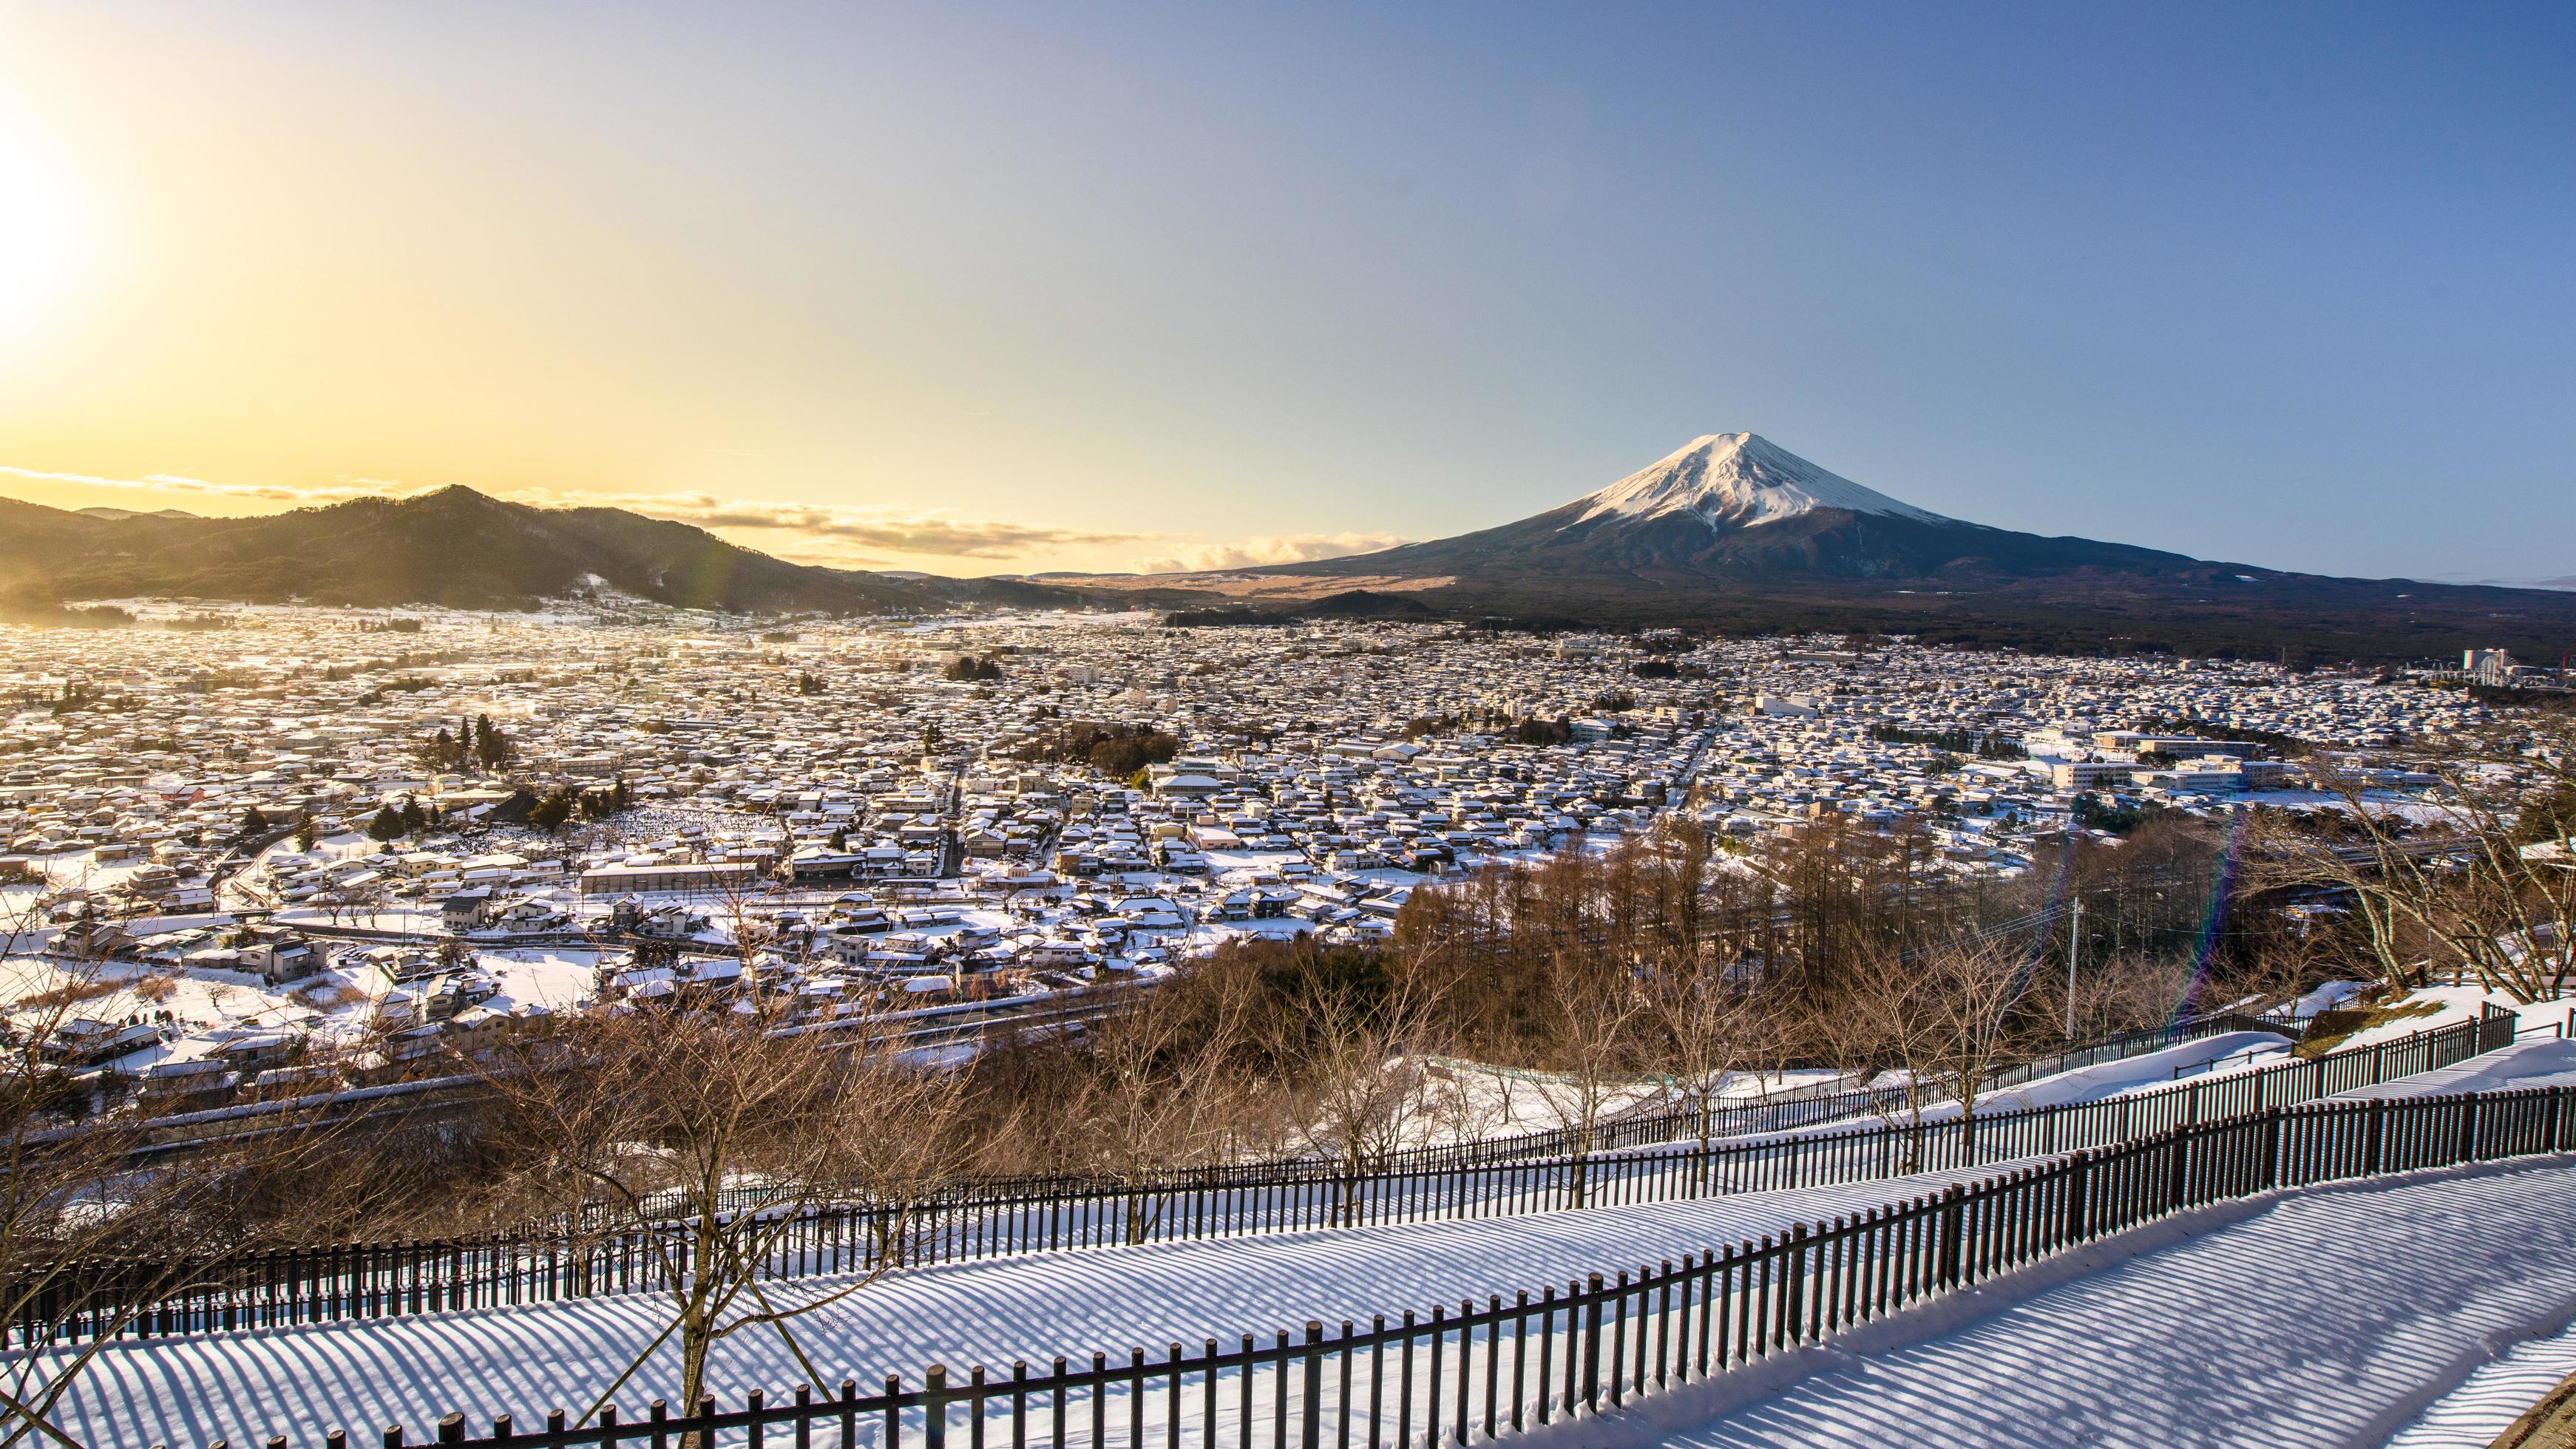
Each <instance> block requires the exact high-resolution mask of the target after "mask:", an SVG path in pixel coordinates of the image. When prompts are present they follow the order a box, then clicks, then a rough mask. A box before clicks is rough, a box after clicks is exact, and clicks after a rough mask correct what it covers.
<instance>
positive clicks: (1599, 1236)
mask: <svg viewBox="0 0 2576 1449" xmlns="http://www.w3.org/2000/svg"><path fill="white" fill-rule="evenodd" d="M2002 1170H2004V1169H2001V1168H1995V1169H1986V1171H1988V1172H1993V1171H2002ZM1977 1175H1983V1174H1982V1173H1980V1174H1977ZM1959 1177H1960V1174H1957V1173H1939V1174H1926V1175H1924V1176H1921V1177H1912V1178H1897V1179H1894V1180H1892V1181H1891V1180H1887V1179H1880V1180H1878V1181H1875V1182H1858V1183H1852V1184H1849V1185H1846V1186H1838V1187H1822V1188H1808V1189H1804V1190H1801V1191H1796V1192H1779V1193H1747V1194H1742V1195H1739V1196H1734V1197H1724V1198H1713V1199H1702V1200H1700V1201H1697V1202H1679V1203H1659V1204H1655V1205H1652V1206H1645V1207H1617V1208H1589V1209H1583V1210H1580V1211H1574V1212H1555V1213H1537V1214H1533V1215H1530V1216H1527V1217H1517V1218H1498V1219H1484V1220H1470V1221H1464V1222H1446V1223H1425V1224H1416V1225H1412V1226H1405V1227H1378V1228H1352V1229H1346V1230H1343V1231H1339V1232H1319V1233H1299V1234H1290V1235H1283V1236H1280V1237H1272V1238H1252V1239H1243V1238H1234V1239H1219V1240H1214V1241H1201V1242H1181V1243H1162V1244H1155V1245H1152V1246H1148V1247H1142V1248H1104V1249H1099V1250H1096V1251H1091V1252H1081V1253H1063V1254H1055V1255H1050V1256H1046V1257H1038V1258H1010V1259H998V1260H987V1261H985V1262H980V1263H960V1264H953V1265H950V1266H947V1267H941V1268H933V1269H930V1270H928V1271H925V1272H920V1273H910V1274H904V1275H901V1276H898V1277H895V1278H891V1279H888V1280H886V1281H885V1282H882V1283H878V1284H875V1285H873V1286H870V1287H868V1288H866V1289H863V1290H861V1291H860V1292H858V1293H855V1294H853V1295H851V1296H850V1297H848V1298H846V1299H843V1300H842V1301H841V1302H839V1303H836V1304H833V1305H831V1306H830V1307H828V1308H824V1309H821V1310H819V1311H817V1312H816V1313H815V1314H814V1315H813V1316H812V1317H810V1318H807V1319H804V1320H801V1321H800V1323H799V1325H798V1329H797V1335H798V1337H799V1339H800V1340H801V1341H802V1342H803V1344H804V1347H805V1351H806V1352H807V1353H808V1354H809V1355H810V1356H811V1358H812V1360H813V1361H814V1363H815V1364H816V1365H817V1366H818V1367H820V1368H822V1369H823V1370H824V1371H825V1372H826V1373H830V1374H835V1375H837V1374H841V1373H849V1374H852V1375H854V1376H856V1377H857V1378H858V1380H859V1381H860V1382H861V1383H862V1384H867V1385H870V1386H874V1385H876V1384H878V1383H880V1382H882V1375H884V1374H886V1373H888V1372H900V1373H902V1374H903V1375H904V1377H905V1379H906V1380H907V1381H908V1382H911V1383H915V1384H917V1383H919V1382H920V1374H921V1369H922V1366H923V1365H924V1364H926V1363H931V1362H934V1361H935V1362H939V1363H944V1364H947V1365H948V1366H949V1367H950V1368H951V1369H954V1370H957V1371H958V1372H959V1373H960V1374H961V1375H962V1374H963V1372H964V1369H965V1366H967V1365H971V1364H978V1363H980V1364H985V1365H988V1366H990V1367H993V1368H995V1369H998V1370H999V1371H1000V1372H1001V1373H1002V1375H1003V1376H1004V1377H1008V1376H1009V1373H1010V1364H1011V1361H1012V1360H1013V1359H1014V1358H1025V1359H1027V1360H1028V1361H1029V1363H1030V1365H1031V1367H1032V1368H1033V1369H1035V1370H1037V1371H1038V1372H1040V1373H1043V1372H1044V1365H1045V1364H1046V1362H1047V1360H1048V1359H1049V1358H1050V1357H1051V1356H1052V1355H1054V1354H1058V1353H1064V1354H1070V1355H1074V1356H1076V1357H1077V1360H1078V1361H1079V1359H1080V1358H1082V1357H1085V1356H1087V1355H1088V1354H1089V1353H1090V1352H1091V1351H1093V1350H1095V1349H1097V1350H1101V1351H1105V1352H1107V1353H1109V1354H1111V1355H1112V1356H1113V1357H1115V1358H1116V1359H1117V1360H1118V1361H1120V1362H1124V1361H1125V1359H1126V1355H1127V1351H1128V1349H1129V1348H1131V1347H1134V1346H1139V1345H1141V1346H1144V1347H1145V1348H1147V1350H1148V1351H1149V1352H1150V1353H1151V1354H1152V1355H1153V1357H1154V1359H1155V1361H1156V1362H1160V1361H1161V1358H1162V1352H1163V1346H1164V1345H1166V1344H1168V1343H1173V1342H1178V1343H1182V1344H1186V1345H1189V1346H1190V1347H1191V1349H1192V1351H1193V1352H1195V1351H1196V1347H1197V1345H1198V1344H1199V1343H1200V1341H1201V1340H1202V1339H1204V1338H1207V1337H1209V1336H1216V1337H1219V1338H1223V1339H1224V1340H1225V1341H1226V1342H1227V1343H1228V1344H1229V1345H1231V1344H1232V1343H1233V1341H1234V1340H1233V1335H1235V1334H1238V1333H1260V1334H1263V1335H1265V1336H1266V1335H1268V1334H1269V1333H1271V1332H1273V1331H1276V1330H1279V1329H1291V1330H1293V1329H1295V1328H1296V1327H1298V1326H1299V1325H1302V1324H1303V1323H1304V1322H1305V1321H1306V1320H1307V1319H1308V1318H1322V1319H1324V1320H1325V1321H1326V1322H1329V1323H1336V1324H1338V1322H1339V1321H1340V1320H1341V1319H1343V1318H1345V1317H1349V1318H1356V1319H1358V1320H1359V1321H1360V1322H1362V1323H1366V1322H1367V1321H1368V1317H1369V1315H1370V1314H1372V1313H1401V1312H1402V1311H1404V1310H1405V1309H1408V1308H1414V1309H1421V1310H1424V1311H1425V1312H1428V1310H1429V1309H1430V1308H1431V1307H1432V1305H1433V1304H1435V1303H1445V1304H1447V1305H1449V1306H1450V1307H1453V1308H1454V1307H1455V1306H1456V1305H1457V1302H1458V1299H1459V1298H1460V1297H1461V1296H1462V1295H1467V1294H1473V1295H1475V1296H1476V1297H1477V1299H1478V1300H1479V1301H1482V1299H1483V1297H1484V1295H1486V1294H1488V1293H1502V1294H1506V1295H1508V1294H1510V1293H1512V1292H1514V1291H1516V1290H1519V1289H1524V1288H1526V1289H1530V1290H1532V1291H1533V1295H1535V1291H1536V1290H1537V1289H1539V1288H1540V1287H1541V1286H1543V1285H1546V1284H1550V1283H1554V1284H1560V1285H1561V1284H1563V1283H1564V1282H1565V1281H1566V1280H1567V1279H1569V1278H1575V1277H1580V1276H1581V1275H1582V1274H1584V1273H1586V1272H1594V1271H1600V1272H1615V1271H1618V1270H1620V1269H1622V1268H1627V1269H1634V1268H1636V1267H1638V1266H1640V1265H1641V1264H1647V1263H1655V1262H1660V1261H1661V1260H1663V1259H1667V1258H1674V1259H1677V1258H1679V1257H1681V1256H1682V1255H1683V1254H1684V1253H1698V1252H1705V1251H1707V1250H1709V1249H1711V1248H1715V1247H1719V1246H1721V1245H1725V1244H1730V1243H1735V1242H1739V1241H1742V1240H1744V1239H1747V1238H1759V1237H1761V1236H1763V1235H1765V1234H1767V1233H1776V1232H1783V1231H1785V1230H1786V1229H1787V1228H1788V1226H1789V1225H1790V1224H1791V1223H1793V1222H1800V1221H1804V1222H1815V1221H1817V1220H1819V1219H1824V1218H1831V1217H1835V1216H1838V1215H1842V1214H1846V1213H1856V1212H1860V1211H1864V1210H1866V1209H1868V1208H1872V1207H1877V1206H1880V1205H1882V1204H1885V1203H1889V1202H1895V1201H1899V1200H1903V1199H1909V1198H1912V1197H1915V1196H1918V1195H1922V1194H1927V1193H1937V1192H1939V1191H1940V1190H1941V1189H1942V1188H1943V1187H1945V1186H1947V1185H1948V1184H1949V1183H1950V1182H1952V1181H1954V1180H1956V1179H1958V1178H1959ZM843 1281H844V1280H839V1279H831V1278H815V1279H806V1280H802V1281H801V1282H799V1283H796V1284H793V1285H789V1287H788V1288H787V1290H786V1292H785V1293H784V1294H783V1295H782V1293H781V1289H780V1288H779V1287H778V1286H777V1285H773V1286H772V1287H771V1290H770V1291H771V1292H772V1294H773V1295H780V1296H790V1297H793V1296H798V1295H804V1294H821V1293H827V1292H829V1291H831V1290H832V1289H833V1288H835V1287H837V1286H840V1284H841V1283H842V1282H843ZM662 1327H663V1321H661V1320H658V1319H656V1318H655V1317H654V1315H653V1312H652V1300H651V1299H650V1298H648V1297H647V1296H645V1295H641V1294H631V1295H623V1296H619V1297H614V1298H591V1299H584V1300H579V1301H575V1302H569V1303H552V1304H543V1305H536V1306H530V1307H522V1308H497V1309H486V1310H482V1311H478V1312H469V1313H454V1314H447V1315H443V1316H437V1317H423V1318H386V1319H378V1320H374V1321H358V1322H349V1323H337V1324H323V1325H317V1326H313V1327H307V1328H286V1329H272V1330H265V1331H262V1332H257V1333H236V1334H224V1335H215V1336H209V1337H204V1338H191V1339H173V1340H163V1341H157V1342H155V1341H149V1340H145V1341H134V1340H128V1341H126V1342H121V1343H114V1344H110V1345H108V1346H107V1348H106V1349H105V1350H103V1351H102V1352H101V1353H100V1355H99V1359H98V1363H97V1364H96V1366H95V1367H93V1368H92V1369H91V1370H90V1373H89V1376H88V1377H87V1378H85V1379H83V1380H82V1382H81V1384H80V1386H79V1388H78V1389H77V1390H76V1391H75V1392H74V1393H73V1394H72V1395H71V1398H70V1401H69V1404H68V1406H67V1409H66V1411H65V1413H64V1415H63V1418H64V1421H65V1422H64V1427H65V1428H66V1429H68V1430H70V1432H71V1433H72V1435H73V1437H74V1438H76V1439H77V1440H79V1442H81V1443H83V1444H89V1445H97V1446H105V1445H120V1446H122V1445H133V1446H137V1449H140V1446H145V1445H151V1444H166V1445H169V1446H171V1449H198V1446H203V1445H207V1444H211V1443H213V1442H214V1441H215V1440H216V1439H218V1438H227V1437H228V1438H229V1439H230V1441H231V1442H232V1443H234V1444H237V1445H240V1444H260V1443H265V1442H267V1438H268V1436H269V1435H270V1434H272V1433H276V1434H284V1435H286V1436H287V1442H288V1443H289V1444H291V1445H295V1446H297V1449H304V1446H309V1445H313V1444H318V1443H320V1442H321V1439H322V1434H323V1431H324V1430H326V1429H330V1428H334V1427H339V1428H346V1429H348V1430H349V1431H350V1432H351V1433H352V1435H356V1434H358V1433H359V1431H361V1430H364V1431H366V1434H367V1435H368V1436H369V1438H370V1440H371V1441H372V1436H373V1434H374V1433H375V1432H376V1431H378V1430H380V1429H381V1428H382V1426H384V1425H387V1424H402V1425H404V1426H406V1427H407V1428H408V1429H410V1430H411V1431H412V1433H413V1434H414V1436H415V1438H414V1441H413V1442H421V1441H422V1438H423V1437H424V1431H426V1430H427V1429H428V1428H429V1427H430V1426H431V1425H432V1424H433V1423H434V1422H435V1421H436V1420H437V1418H438V1416H439V1415H440V1414H443V1413H445V1412H447V1411H448V1410H450V1409H457V1410H462V1411H464V1412H465V1414H466V1417H467V1418H468V1419H469V1420H473V1421H474V1422H476V1423H478V1424H481V1423H486V1422H488V1421H489V1417H490V1415H492V1414H494V1413H498V1412H510V1413H514V1414H516V1415H517V1416H518V1421H519V1423H520V1424H521V1425H522V1426H525V1425H528V1424H531V1423H541V1422H543V1414H544V1411H545V1410H547V1409H549V1408H553V1407H556V1406H558V1405H563V1406H569V1407H571V1408H572V1409H574V1410H575V1411H576V1412H577V1411H579V1410H580V1409H581V1408H582V1407H583V1406H585V1405H587V1404H588V1403H589V1402H590V1400H591V1396H592V1395H594V1394H596V1393H597V1392H598V1390H599V1388H600V1386H601V1385H604V1384H606V1383H608V1382H609V1381H610V1380H612V1379H614V1378H616V1377H617V1374H618V1372H619V1370H621V1369H623V1368H624V1367H625V1366H626V1363H627V1361H628V1360H629V1359H630V1358H631V1357H632V1356H633V1355H634V1354H635V1353H636V1351H637V1350H639V1349H640V1348H642V1347H643V1346H644V1345H646V1344H649V1343H651V1342H652V1341H653V1338H654V1336H655V1335H656V1334H657V1333H659V1332H660V1331H661V1329H662ZM804 1377H805V1375H804V1373H803V1372H802V1371H801V1370H800V1369H799V1368H798V1367H797V1364H796V1361H795V1359H794V1358H793V1357H792V1356H791V1355H789V1354H788V1352H787V1351H786V1349H785V1348H784V1347H783V1346H782V1345H781V1344H780V1343H779V1341H778V1340H777V1339H776V1338H775V1337H774V1336H771V1335H768V1334H765V1333H760V1332H744V1333H741V1334H739V1335H737V1336H735V1337H733V1338H731V1339H728V1340H726V1341H725V1343H724V1344H723V1345H721V1346H720V1347H719V1348H718V1349H717V1351H716V1358H715V1366H714V1368H713V1369H712V1370H711V1373H710V1378H711V1380H712V1384H713V1386H714V1387H715V1388H716V1389H717V1390H718V1391H719V1392H720V1393H721V1394H722V1396H723V1398H724V1402H725V1403H726V1404H727V1405H728V1406H733V1405H738V1404H740V1403H741V1401H742V1394H743V1392H744V1391H745V1390H748V1389H752V1388H766V1389H767V1390H769V1391H770V1392H771V1393H772V1394H773V1395H776V1394H778V1393H779V1392H780V1391H781V1390H784V1389H787V1388H789V1387H790V1386H792V1385H793V1384H795V1383H796V1382H797V1381H798V1380H800V1379H802V1378H804ZM678 1381H679V1374H678V1352H677V1349H676V1347H675V1346H673V1345H665V1346H664V1348H663V1349H662V1351H661V1352H660V1353H659V1354H658V1355H657V1356H656V1357H655V1358H654V1360H653V1362H652V1363H651V1364H649V1365H647V1366H646V1368H645V1369H644V1370H643V1371H642V1372H641V1373H639V1374H638V1375H637V1381H636V1384H635V1385H634V1386H632V1387H630V1389H629V1390H628V1391H627V1392H624V1393H621V1394H619V1395H618V1402H619V1403H620V1404H621V1405H623V1406H625V1407H626V1409H627V1410H628V1417H629V1418H633V1417H639V1416H640V1415H639V1414H638V1413H637V1412H636V1411H638V1410H640V1409H641V1407H642V1406H643V1404H644V1403H645V1402H646V1401H647V1400H648V1399H650V1398H651V1397H652V1396H653V1395H654V1394H669V1393H671V1392H672V1391H673V1388H674V1386H675V1385H676V1384H677V1383H678ZM1267 1382H1268V1381H1267V1379H1266V1378H1265V1379H1264V1380H1263V1384H1264V1387H1262V1388H1261V1389H1260V1391H1259V1396H1258V1402H1260V1403H1263V1404H1267V1403H1268V1402H1270V1400H1269V1397H1268V1395H1269V1393H1270V1390H1269V1388H1268V1387H1267ZM1427 1382H1428V1381H1427V1380H1425V1383H1426V1385H1427ZM1561 1387H1562V1385H1561V1384H1560V1389H1561ZM1390 1392H1391V1391H1390ZM1234 1402H1235V1394H1234V1389H1233V1388H1232V1387H1229V1388H1228V1389H1227V1391H1226V1403H1227V1404H1228V1405H1229V1409H1228V1412H1229V1413H1230V1412H1231V1407H1230V1406H1231V1405H1232V1404H1233V1403H1234ZM1002 1407H1003V1408H1007V1405H1004V1406H1002ZM1422 1407H1423V1408H1424V1409H1427V1407H1428V1406H1427V1405H1424V1406H1422ZM997 1412H998V1410H997ZM478 1416H479V1417H478ZM1110 1422H1112V1423H1114V1424H1123V1423H1124V1422H1125V1405H1124V1404H1123V1403H1121V1404H1119V1405H1118V1406H1117V1407H1115V1408H1113V1409H1112V1410H1111V1411H1110ZM1415 1422H1416V1423H1417V1424H1419V1423H1422V1422H1424V1420H1423V1419H1421V1418H1417V1419H1416V1420H1415ZM916 1429H917V1426H916ZM869 1432H870V1433H871V1434H873V1433H874V1428H873V1426H871V1428H870V1429H869ZM995 1432H996V1433H1000V1432H1006V1430H999V1429H997V1430H996V1431H995ZM1262 1432H1263V1433H1264V1434H1265V1435H1266V1434H1267V1432H1268V1428H1267V1425H1266V1424H1265V1425H1263V1426H1262ZM771 1442H772V1443H782V1442H784V1436H783V1435H782V1436H780V1437H777V1438H773V1439H772V1440H771ZM907 1442H917V1441H911V1440H908V1441H907ZM950 1442H951V1443H952V1444H954V1443H956V1442H958V1441H957V1440H956V1439H954V1438H952V1439H951V1440H950ZM1225 1442H1227V1443H1231V1442H1233V1440H1232V1439H1231V1438H1230V1437H1228V1438H1226V1440H1225Z"/></svg>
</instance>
